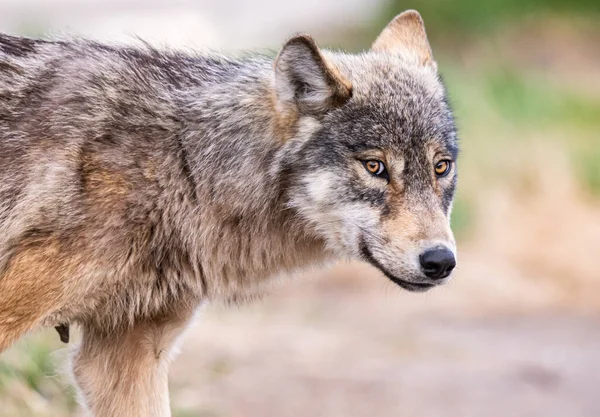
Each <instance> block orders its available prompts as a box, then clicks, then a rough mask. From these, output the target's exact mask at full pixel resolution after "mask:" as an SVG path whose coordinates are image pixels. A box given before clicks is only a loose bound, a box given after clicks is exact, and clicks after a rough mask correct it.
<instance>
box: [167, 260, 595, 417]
mask: <svg viewBox="0 0 600 417" xmlns="http://www.w3.org/2000/svg"><path fill="white" fill-rule="evenodd" d="M358 268H359V270H361V271H362V270H363V269H364V276H363V278H365V279H366V280H379V281H381V283H376V282H370V283H368V284H366V285H359V284H357V285H356V286H355V287H353V288H352V289H350V290H348V289H345V290H341V291H340V290H339V287H338V285H337V283H336V280H338V279H343V277H344V275H345V274H347V273H352V274H353V275H354V276H357V272H356V268H355V267H352V268H350V267H346V268H341V269H338V270H337V271H336V272H335V274H334V276H333V277H329V278H324V279H323V280H322V281H321V283H322V285H317V284H315V282H314V281H313V282H312V283H311V282H295V283H293V284H286V288H284V289H282V290H279V291H275V292H274V293H273V294H271V295H270V296H269V297H268V298H266V299H264V300H262V301H258V302H254V303H253V304H252V305H248V306H242V307H238V308H235V309H233V310H231V309H226V308H223V307H209V308H207V309H205V311H204V312H202V313H201V315H200V317H199V320H198V323H197V324H196V325H195V326H194V327H193V328H192V329H191V330H190V333H189V335H188V338H187V341H186V343H185V344H184V345H183V346H184V348H183V352H182V354H181V356H180V357H179V358H178V359H177V360H176V362H175V365H174V370H173V379H172V389H173V404H174V405H175V409H176V410H179V412H180V413H181V415H186V416H187V415H190V416H229V417H234V416H235V417H241V416H246V417H255V416H256V417H258V416H261V417H268V416H282V417H283V416H286V417H287V416H289V417H292V416H293V417H296V416H308V415H311V416H328V417H337V416H346V417H354V416H356V417H364V416H368V415H376V416H380V417H386V416H440V417H441V416H460V417H468V416H474V417H475V416H489V417H493V416H524V417H525V416H527V417H530V416H542V415H543V416H546V417H550V416H557V417H558V416H560V417H563V416H570V417H575V416H590V417H591V416H598V415H600V404H599V403H598V401H597V399H596V397H595V394H596V393H597V390H598V387H599V386H600V353H599V352H600V317H598V316H596V315H594V314H590V313H587V314H585V313H581V312H574V311H573V310H561V309H557V310H548V309H541V310H537V311H535V312H534V311H529V312H527V313H525V312H521V313H516V314H508V313H506V314H498V313H493V314H491V313H490V312H488V313H485V312H483V313H458V314H457V312H456V310H454V309H453V307H452V304H453V300H451V299H452V298H453V296H452V295H451V294H450V295H445V294H443V292H444V291H447V290H448V291H452V289H451V286H453V285H454V286H459V284H458V282H457V283H455V284H450V286H449V287H447V288H440V289H437V290H434V291H433V292H431V293H430V294H426V295H422V294H420V295H419V294H409V293H405V292H401V291H400V290H396V289H395V288H393V287H391V286H388V285H387V284H384V278H383V277H381V276H378V274H377V273H376V272H373V271H371V270H370V269H369V270H367V269H366V268H362V267H358ZM482 278H483V277H482ZM458 279H460V278H458ZM332 283H333V284H334V285H331V284H332ZM514 296H515V297H518V294H514ZM474 302H475V303H478V301H477V300H474ZM185 410H189V413H185V412H184V411H185Z"/></svg>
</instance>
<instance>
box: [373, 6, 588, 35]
mask: <svg viewBox="0 0 600 417" xmlns="http://www.w3.org/2000/svg"><path fill="white" fill-rule="evenodd" d="M406 9H416V10H418V11H419V12H420V13H421V15H422V16H423V18H424V20H425V22H427V30H428V33H429V36H430V37H431V38H432V40H433V41H434V42H435V41H436V40H438V39H439V38H444V37H447V36H450V37H455V36H460V35H468V34H472V33H473V32H479V33H481V32H490V31H491V30H493V29H495V28H497V27H498V26H500V25H502V24H506V23H510V22H511V21H514V20H518V19H523V18H527V17H531V16H534V17H536V16H540V15H542V14H553V13H557V14H561V15H562V16H564V17H573V16H576V15H582V14H585V15H589V14H598V15H600V1H597V0H572V1H563V0H391V1H390V2H389V3H388V6H386V7H385V9H384V12H383V13H382V21H383V22H387V21H389V19H390V18H391V17H393V16H395V15H396V14H397V13H399V12H401V11H403V10H406Z"/></svg>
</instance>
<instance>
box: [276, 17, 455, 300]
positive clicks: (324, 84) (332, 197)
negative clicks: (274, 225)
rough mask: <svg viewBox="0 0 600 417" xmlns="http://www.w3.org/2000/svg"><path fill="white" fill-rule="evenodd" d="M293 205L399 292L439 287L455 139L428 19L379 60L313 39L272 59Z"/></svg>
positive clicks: (447, 253) (403, 25)
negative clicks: (287, 123)
mask: <svg viewBox="0 0 600 417" xmlns="http://www.w3.org/2000/svg"><path fill="white" fill-rule="evenodd" d="M275 89H276V106H277V108H278V114H279V115H280V118H281V119H282V120H294V121H295V124H294V128H293V134H291V139H289V140H288V142H287V143H286V145H285V146H286V147H287V148H288V151H289V152H288V160H287V162H286V164H287V168H288V172H290V173H291V178H292V180H291V182H292V187H290V190H291V191H290V196H289V198H290V201H291V203H290V204H291V205H292V206H293V207H294V208H295V209H297V210H298V211H299V212H300V213H301V214H302V215H303V216H304V217H305V218H306V219H307V220H308V221H309V222H310V223H311V224H312V225H313V226H314V227H315V229H316V230H317V231H318V233H319V234H321V236H322V237H323V238H324V239H325V241H326V242H327V244H328V246H329V247H330V248H331V249H332V250H333V251H335V253H337V254H338V255H340V256H349V257H352V258H357V259H362V260H364V261H367V262H369V263H371V264H372V265H374V266H375V267H377V268H378V269H380V270H381V271H382V272H383V273H384V274H385V275H386V276H387V277H388V278H390V279H391V280H392V281H394V282H395V283H397V284H398V285H400V286H401V287H403V288H405V289H408V290H413V291H419V290H425V289H428V288H431V287H433V286H435V285H437V284H440V283H442V282H444V281H445V280H446V278H447V277H449V276H450V273H451V272H452V270H453V268H454V267H455V265H456V261H455V242H454V238H453V236H452V232H451V230H450V227H449V215H450V210H451V206H452V199H453V196H454V189H455V185H456V171H457V169H456V158H457V152H458V149H457V143H456V131H455V126H454V122H453V118H452V114H451V111H450V108H449V106H448V103H447V100H446V96H445V91H444V88H443V86H442V84H441V82H440V79H439V76H438V74H437V67H436V63H435V61H434V60H433V57H432V55H431V49H430V47H429V43H428V41H427V37H426V34H425V28H424V26H423V21H422V19H421V17H420V15H419V14H418V13H417V12H415V11H407V12H404V13H402V14H400V15H399V16H397V17H396V18H395V19H394V20H393V21H392V22H391V23H390V24H389V25H388V26H387V27H386V28H385V29H384V30H383V32H382V33H381V35H380V36H379V37H378V38H377V40H376V41H375V43H374V44H373V46H372V48H371V50H370V51H368V52H365V53H362V54H359V55H346V54H339V53H332V52H327V51H321V50H319V48H318V47H317V46H316V45H315V43H314V42H313V40H312V39H311V38H310V37H308V36H305V35H298V36H296V37H294V38H292V39H290V40H289V41H288V42H287V43H286V44H285V46H284V47H283V49H282V50H281V52H280V53H279V56H278V57H277V59H276V61H275Z"/></svg>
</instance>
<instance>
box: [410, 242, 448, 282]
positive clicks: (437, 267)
mask: <svg viewBox="0 0 600 417" xmlns="http://www.w3.org/2000/svg"><path fill="white" fill-rule="evenodd" d="M419 261H420V263H421V268H422V269H423V273H424V274H425V275H426V276H427V277H428V278H431V279H443V278H446V277H447V276H448V275H450V273H451V272H452V270H453V269H454V267H455V266H456V258H455V257H454V253H453V252H452V251H451V250H450V249H448V248H434V249H428V250H426V251H425V252H423V253H422V254H421V256H419Z"/></svg>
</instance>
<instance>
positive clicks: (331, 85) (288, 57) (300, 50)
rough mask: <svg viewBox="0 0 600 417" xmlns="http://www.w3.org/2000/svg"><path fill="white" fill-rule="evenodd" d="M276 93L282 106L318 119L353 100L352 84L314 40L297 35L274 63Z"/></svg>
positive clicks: (286, 45)
mask: <svg viewBox="0 0 600 417" xmlns="http://www.w3.org/2000/svg"><path fill="white" fill-rule="evenodd" d="M275 89H276V94H277V100H278V102H279V103H281V104H283V106H295V108H296V110H297V111H298V112H299V113H301V114H310V115H313V116H319V115H323V114H325V113H326V112H327V111H329V110H331V109H334V108H337V107H341V106H343V105H344V104H345V103H346V102H347V101H348V100H349V99H350V97H352V84H351V83H350V82H349V81H348V80H346V79H345V78H344V77H343V76H342V75H341V74H340V72H339V71H338V69H337V68H336V67H335V66H334V65H333V64H332V63H331V62H329V61H328V60H327V59H326V58H325V57H324V56H323V55H322V54H321V52H320V51H319V48H318V47H317V45H316V44H315V41H314V40H313V38H312V37H310V36H308V35H296V36H294V37H293V38H291V39H290V40H289V41H287V43H286V44H285V45H284V46H283V48H282V49H281V51H280V52H279V55H278V56H277V58H276V60H275Z"/></svg>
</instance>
